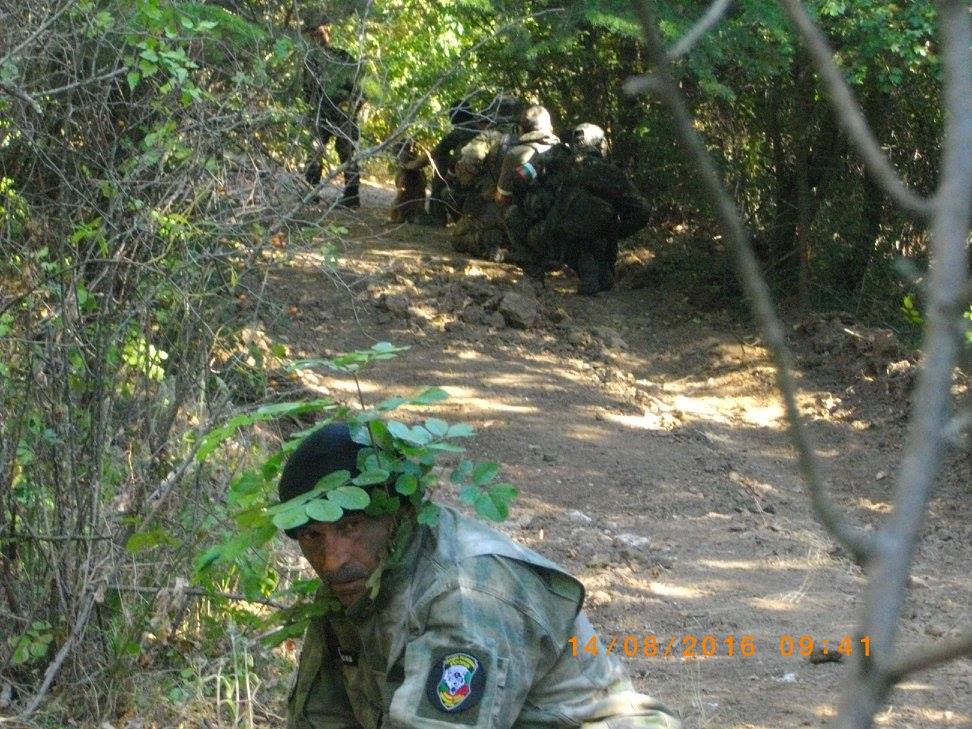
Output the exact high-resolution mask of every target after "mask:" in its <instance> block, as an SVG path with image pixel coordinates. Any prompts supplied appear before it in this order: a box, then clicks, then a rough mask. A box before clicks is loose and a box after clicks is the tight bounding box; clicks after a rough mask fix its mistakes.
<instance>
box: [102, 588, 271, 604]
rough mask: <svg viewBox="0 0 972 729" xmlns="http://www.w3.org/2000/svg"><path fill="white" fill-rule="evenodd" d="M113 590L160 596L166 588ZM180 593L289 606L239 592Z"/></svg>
mask: <svg viewBox="0 0 972 729" xmlns="http://www.w3.org/2000/svg"><path fill="white" fill-rule="evenodd" d="M109 588H110V589H112V590H118V591H119V592H136V593H139V594H141V595H158V594H159V593H160V592H165V591H166V588H164V587H144V586H142V585H133V586H125V585H109ZM179 592H180V593H181V594H183V595H192V596H193V597H218V598H222V599H224V600H233V601H236V602H252V603H255V604H257V605H267V606H268V607H272V608H275V609H277V610H284V609H285V608H287V605H284V604H283V603H280V602H277V601H275V600H268V599H267V598H265V597H247V596H246V595H243V594H240V593H238V592H213V591H212V590H203V589H202V588H199V587H187V588H184V589H182V590H179Z"/></svg>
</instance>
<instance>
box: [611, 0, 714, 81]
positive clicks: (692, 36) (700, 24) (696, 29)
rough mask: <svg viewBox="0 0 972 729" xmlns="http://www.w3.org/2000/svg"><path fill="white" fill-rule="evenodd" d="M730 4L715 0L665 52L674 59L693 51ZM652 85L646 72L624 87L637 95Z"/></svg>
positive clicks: (671, 59) (630, 79)
mask: <svg viewBox="0 0 972 729" xmlns="http://www.w3.org/2000/svg"><path fill="white" fill-rule="evenodd" d="M730 5H732V0H715V2H713V3H712V5H710V6H709V9H708V10H706V11H705V15H703V16H702V17H701V18H699V19H698V21H696V23H695V25H693V26H692V27H691V28H689V31H688V32H687V33H686V34H685V35H683V36H682V37H681V38H680V39H679V41H678V42H677V43H676V44H675V45H674V46H672V47H671V49H669V51H668V53H666V54H665V55H666V56H667V58H668V60H669V61H674V60H676V59H678V58H681V57H682V56H684V55H685V54H686V53H688V52H689V51H691V50H692V49H693V48H694V47H695V44H696V43H698V42H699V41H700V40H701V39H702V36H704V35H705V34H706V33H708V32H709V31H710V30H712V28H714V27H715V26H716V24H717V23H718V22H719V21H720V20H722V16H723V15H725V14H726V11H727V10H728V9H729V6H730ZM651 85H652V77H651V74H645V75H643V76H632V77H631V78H629V79H627V80H626V81H625V82H624V85H623V88H624V92H625V93H627V94H631V95H632V96H635V95H638V94H643V93H645V92H646V91H649V90H651Z"/></svg>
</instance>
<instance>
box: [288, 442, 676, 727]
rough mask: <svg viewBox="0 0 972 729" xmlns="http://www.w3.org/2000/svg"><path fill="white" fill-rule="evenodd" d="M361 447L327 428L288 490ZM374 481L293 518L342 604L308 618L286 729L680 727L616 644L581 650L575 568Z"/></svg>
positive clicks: (331, 469) (306, 486)
mask: <svg viewBox="0 0 972 729" xmlns="http://www.w3.org/2000/svg"><path fill="white" fill-rule="evenodd" d="M362 448H363V446H361V445H358V444H357V443H356V442H355V441H354V440H353V439H352V437H351V434H350V431H349V429H348V427H347V425H346V424H344V423H332V424H330V425H327V426H324V427H322V428H320V429H319V430H317V431H315V432H314V433H312V434H311V435H309V436H308V437H307V438H306V439H305V440H304V441H303V442H302V443H301V444H300V446H298V448H297V449H296V450H295V451H294V452H293V454H292V455H291V456H290V458H289V459H288V461H287V463H286V465H285V467H284V470H283V474H282V476H281V479H280V498H281V500H282V501H290V500H291V499H295V498H298V497H302V498H304V500H305V501H308V502H309V499H312V498H314V495H312V494H308V492H310V491H312V490H313V489H314V488H315V486H317V485H318V484H319V483H320V482H321V481H322V479H324V478H325V477H326V476H328V475H329V474H333V473H335V472H336V471H345V472H347V475H349V476H354V475H356V474H358V473H360V471H359V468H358V465H359V463H360V462H362V461H364V462H367V458H368V457H369V456H368V454H362V455H363V456H364V457H363V458H361V459H359V457H358V456H359V451H360V450H361V449H362ZM370 457H371V458H374V456H373V455H372V456H370ZM415 465H416V467H417V468H419V469H421V468H422V467H421V466H420V465H419V464H418V462H417V461H416V463H415ZM366 488H367V489H369V495H370V498H371V503H370V504H369V506H368V507H366V508H365V509H364V510H361V511H358V510H354V509H350V510H347V511H346V512H345V513H344V515H343V516H341V517H340V518H339V519H338V520H337V521H333V522H321V521H314V520H311V521H308V522H306V523H304V524H302V525H301V526H299V527H296V528H293V529H288V530H287V534H288V536H290V537H292V538H293V539H296V540H297V543H298V545H299V546H300V550H301V552H302V553H303V555H304V557H305V558H306V559H307V561H308V562H309V563H310V565H311V567H313V569H314V571H315V572H316V573H317V574H318V576H319V577H320V578H321V580H322V582H323V591H324V593H325V595H326V596H327V597H330V598H331V599H333V600H334V601H335V603H336V604H339V606H340V608H339V609H338V612H336V613H334V612H332V613H328V614H326V615H324V616H322V617H318V618H314V619H312V620H311V622H310V625H309V627H308V629H307V632H306V635H305V637H304V644H303V650H302V651H301V656H300V662H299V665H298V669H297V677H296V680H295V684H294V688H293V690H292V691H291V694H290V698H289V701H288V706H287V728H288V729H379V727H381V728H382V729H392V728H394V729H431V728H433V727H441V728H442V729H445V728H446V727H453V726H455V727H472V728H476V727H479V728H481V729H486V728H487V727H491V728H493V729H511V728H512V727H522V728H523V729H526V728H527V727H529V728H530V729H555V728H556V727H583V728H587V729H608V728H609V727H611V728H613V729H677V727H678V726H679V722H678V720H677V719H676V718H675V717H674V715H673V714H672V713H671V712H670V711H669V710H668V709H666V708H665V707H664V706H663V705H662V704H661V703H659V702H657V701H655V700H654V699H652V698H650V697H648V696H646V695H644V694H641V693H638V692H637V691H635V690H634V688H633V687H632V685H631V681H630V680H629V679H628V677H627V676H626V675H625V672H624V670H623V668H622V667H621V664H620V662H619V661H618V659H617V658H616V657H614V656H612V655H608V654H607V653H606V652H604V651H595V652H588V651H584V650H575V648H576V646H578V645H580V646H584V645H587V644H588V641H590V640H594V639H595V633H594V630H593V628H592V627H591V624H590V622H589V621H588V619H587V617H586V616H585V615H584V613H583V612H582V611H581V606H582V604H583V601H584V588H583V586H582V585H581V583H580V582H579V581H578V580H576V579H575V578H574V577H572V576H571V575H569V574H567V573H566V572H564V570H563V569H562V568H560V567H559V566H557V565H556V564H554V563H553V562H550V561H549V560H547V559H545V558H544V557H542V556H540V555H539V554H537V553H536V552H533V551H532V550H530V549H527V548H526V547H523V546H521V545H519V544H517V543H515V542H513V541H511V540H510V539H509V538H508V537H506V536H504V535H502V534H500V533H499V532H496V531H494V530H492V529H490V528H489V527H487V526H486V525H484V524H481V523H480V522H478V521H476V520H474V519H470V518H467V517H465V516H462V515H460V514H459V513H458V512H456V511H454V510H453V509H450V508H448V507H444V506H440V507H439V509H440V511H439V514H438V518H437V519H435V520H434V524H432V525H429V524H419V523H418V521H417V519H416V511H417V509H420V508H422V506H423V505H424V504H425V503H426V501H425V495H424V493H421V492H419V493H418V494H417V498H410V499H408V500H404V501H403V503H402V504H401V505H400V506H398V505H397V504H398V499H397V498H395V499H394V501H395V503H396V508H395V509H387V508H384V507H382V508H376V505H378V504H385V505H387V504H388V500H389V498H390V497H389V492H390V493H392V494H394V493H395V487H394V482H392V483H389V484H377V485H372V486H368V487H366ZM318 498H320V496H318ZM307 512H308V514H309V513H310V508H308V509H307Z"/></svg>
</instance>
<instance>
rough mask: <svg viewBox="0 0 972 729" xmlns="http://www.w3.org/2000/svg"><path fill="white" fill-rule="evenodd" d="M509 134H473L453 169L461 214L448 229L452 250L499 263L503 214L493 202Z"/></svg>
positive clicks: (501, 130)
mask: <svg viewBox="0 0 972 729" xmlns="http://www.w3.org/2000/svg"><path fill="white" fill-rule="evenodd" d="M510 139H511V134H510V133H509V132H508V131H504V128H498V129H489V130H486V131H482V132H480V133H479V134H477V135H476V136H475V137H474V138H473V139H472V140H471V141H470V142H469V143H468V144H466V145H465V146H464V147H463V148H462V149H461V150H460V153H459V159H458V161H457V162H456V165H455V178H456V192H457V194H456V200H457V202H458V204H459V209H460V211H461V213H462V215H461V217H460V218H459V220H458V221H457V223H456V224H455V226H453V228H452V234H451V237H452V247H453V249H454V250H456V251H459V252H461V253H468V254H469V255H472V256H477V257H479V258H488V259H492V260H501V259H502V257H503V253H502V250H503V249H504V248H506V247H507V246H508V245H509V242H508V240H507V237H506V231H505V224H504V222H503V211H502V208H501V207H500V205H499V204H498V203H497V202H496V201H495V200H494V199H493V193H494V191H495V190H496V180H497V179H498V177H499V172H500V165H501V164H502V161H503V159H504V157H503V155H504V154H505V152H506V149H507V146H508V144H509V140H510Z"/></svg>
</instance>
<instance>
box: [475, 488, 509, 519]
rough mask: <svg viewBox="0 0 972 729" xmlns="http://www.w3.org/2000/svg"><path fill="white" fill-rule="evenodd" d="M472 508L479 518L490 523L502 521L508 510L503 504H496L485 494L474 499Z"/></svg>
mask: <svg viewBox="0 0 972 729" xmlns="http://www.w3.org/2000/svg"><path fill="white" fill-rule="evenodd" d="M474 508H475V509H476V513H477V514H479V516H481V517H483V518H484V519H489V520H490V521H503V520H504V519H506V517H507V516H508V515H509V509H508V508H506V505H505V504H503V505H500V504H497V503H496V502H495V501H493V500H492V499H491V498H489V496H487V495H486V494H482V495H481V496H480V497H479V498H478V499H476V504H475V507H474Z"/></svg>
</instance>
